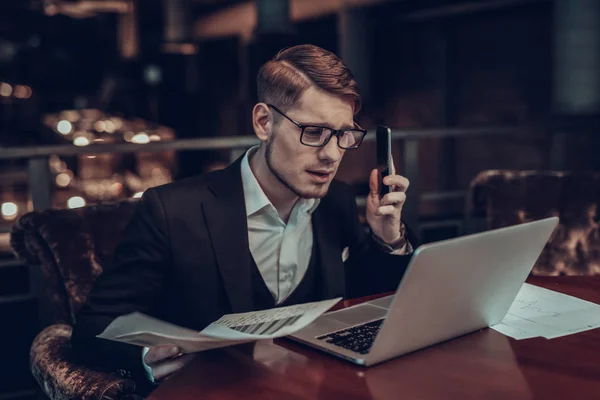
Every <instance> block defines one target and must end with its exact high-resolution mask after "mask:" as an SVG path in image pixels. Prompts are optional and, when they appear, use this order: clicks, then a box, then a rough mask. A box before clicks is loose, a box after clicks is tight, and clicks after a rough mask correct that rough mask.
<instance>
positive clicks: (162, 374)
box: [144, 346, 196, 381]
mask: <svg viewBox="0 0 600 400" xmlns="http://www.w3.org/2000/svg"><path fill="white" fill-rule="evenodd" d="M195 356H196V355H195V354H181V350H180V349H179V348H178V347H177V346H157V347H151V348H150V350H148V353H146V356H145V357H144V363H145V364H146V365H147V366H148V367H150V368H151V371H152V376H153V377H154V380H155V381H157V380H159V379H165V378H168V377H169V376H171V375H172V374H173V373H174V372H176V371H179V370H180V369H181V368H183V367H184V366H185V365H187V364H188V363H189V362H190V361H192V360H193V359H194V357H195Z"/></svg>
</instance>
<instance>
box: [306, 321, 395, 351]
mask: <svg viewBox="0 0 600 400" xmlns="http://www.w3.org/2000/svg"><path fill="white" fill-rule="evenodd" d="M383 320H384V318H382V319H378V320H377V321H372V322H367V323H366V324H362V325H357V326H353V327H352V328H348V329H344V330H342V331H336V332H333V333H328V334H326V335H323V336H319V337H318V338H317V339H319V340H324V341H326V342H327V343H331V344H333V345H335V346H339V347H343V348H344V349H346V350H350V351H354V352H356V353H359V354H367V353H368V352H369V350H371V346H373V341H375V337H376V336H377V333H378V332H379V328H381V323H382V322H383Z"/></svg>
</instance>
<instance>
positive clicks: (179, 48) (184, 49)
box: [161, 43, 198, 56]
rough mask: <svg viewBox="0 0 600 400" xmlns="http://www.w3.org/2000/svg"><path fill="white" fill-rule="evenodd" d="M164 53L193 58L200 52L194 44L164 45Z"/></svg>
mask: <svg viewBox="0 0 600 400" xmlns="http://www.w3.org/2000/svg"><path fill="white" fill-rule="evenodd" d="M161 47H162V51H163V52H165V53H170V54H182V55H184V56H191V55H193V54H196V53H197V52H198V47H197V46H196V45H195V44H193V43H163V45H162V46H161Z"/></svg>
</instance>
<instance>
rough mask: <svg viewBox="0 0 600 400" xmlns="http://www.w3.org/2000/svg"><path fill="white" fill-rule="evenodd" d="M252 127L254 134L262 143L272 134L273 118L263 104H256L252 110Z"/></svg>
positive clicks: (267, 107)
mask: <svg viewBox="0 0 600 400" xmlns="http://www.w3.org/2000/svg"><path fill="white" fill-rule="evenodd" d="M252 127H253V128H254V134H255V135H256V136H257V137H258V138H259V139H260V140H261V141H263V142H266V141H267V139H268V138H269V136H270V135H271V132H273V116H272V115H271V112H270V110H269V106H267V105H266V104H265V103H257V104H256V105H255V106H254V108H253V109H252Z"/></svg>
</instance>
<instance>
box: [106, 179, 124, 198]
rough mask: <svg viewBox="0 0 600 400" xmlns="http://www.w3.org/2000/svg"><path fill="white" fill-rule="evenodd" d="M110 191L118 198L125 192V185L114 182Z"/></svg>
mask: <svg viewBox="0 0 600 400" xmlns="http://www.w3.org/2000/svg"><path fill="white" fill-rule="evenodd" d="M109 189H110V192H111V194H112V195H113V196H118V195H119V194H121V192H122V191H123V185H122V184H121V183H120V182H114V183H112V184H111V185H110V188H109Z"/></svg>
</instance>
